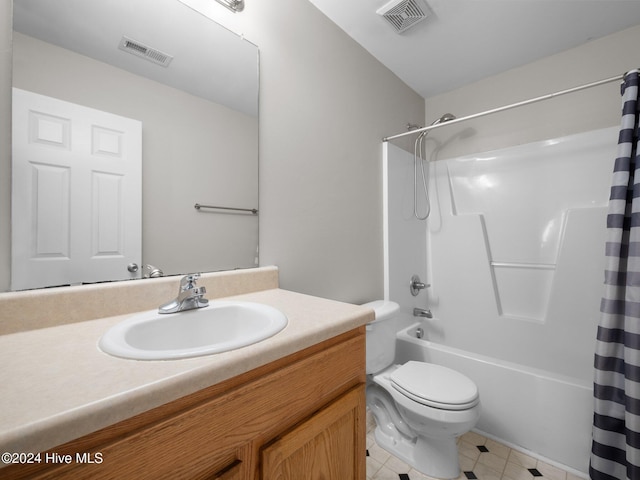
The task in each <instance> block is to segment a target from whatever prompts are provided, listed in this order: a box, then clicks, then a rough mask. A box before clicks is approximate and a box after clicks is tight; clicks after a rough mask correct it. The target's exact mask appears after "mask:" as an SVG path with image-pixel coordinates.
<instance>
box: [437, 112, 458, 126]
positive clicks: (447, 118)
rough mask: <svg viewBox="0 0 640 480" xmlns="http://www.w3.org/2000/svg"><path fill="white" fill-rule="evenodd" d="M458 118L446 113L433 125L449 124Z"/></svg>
mask: <svg viewBox="0 0 640 480" xmlns="http://www.w3.org/2000/svg"><path fill="white" fill-rule="evenodd" d="M455 118H456V116H455V115H453V114H452V113H445V114H444V115H442V116H441V117H440V118H438V119H436V120H434V121H433V122H432V123H431V125H437V124H439V123H444V122H449V121H451V120H455Z"/></svg>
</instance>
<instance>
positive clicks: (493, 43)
mask: <svg viewBox="0 0 640 480" xmlns="http://www.w3.org/2000/svg"><path fill="white" fill-rule="evenodd" d="M310 1H311V3H313V4H314V5H315V6H316V7H317V8H318V9H319V10H320V11H322V12H323V13H324V14H325V15H326V16H327V17H329V18H330V19H331V20H332V21H333V22H334V23H336V24H337V25H338V26H339V27H340V28H342V29H343V30H344V31H345V32H346V33H347V34H348V35H349V36H351V37H352V38H353V39H354V40H355V41H356V42H358V43H359V44H360V45H362V46H363V47H364V48H365V49H366V50H368V51H369V52H370V53H371V54H372V55H373V56H374V57H376V58H377V59H378V60H379V61H380V62H381V63H383V64H384V65H385V66H387V67H388V68H389V69H390V70H392V71H393V72H394V73H395V74H396V75H397V76H398V77H400V78H401V79H402V80H403V81H404V82H405V83H406V84H407V85H409V86H410V87H411V88H413V89H414V90H415V91H416V92H417V93H419V94H420V95H422V96H423V97H424V98H428V97H431V96H434V95H437V94H440V93H444V92H447V91H450V90H453V89H456V88H459V87H462V86H464V85H466V84H470V83H473V82H475V81H478V80H480V79H483V78H486V77H489V76H492V75H495V74H498V73H500V72H503V71H506V70H509V69H511V68H515V67H517V66H520V65H524V64H526V63H530V62H532V61H534V60H537V59H540V58H543V57H546V56H549V55H552V54H554V53H558V52H561V51H563V50H567V49H569V48H572V47H576V46H579V45H582V44H584V43H586V42H588V41H590V40H593V39H596V38H599V37H603V36H605V35H608V34H611V33H614V32H617V31H620V30H624V29H625V28H629V27H631V26H634V25H638V24H640V1H638V0H426V2H427V4H428V8H429V9H430V11H431V12H430V15H429V16H428V17H427V18H426V19H425V20H423V21H421V22H419V23H416V24H415V25H414V26H413V27H411V28H410V29H408V30H406V31H404V32H403V33H401V34H399V33H396V31H395V30H394V29H393V27H392V26H391V25H390V24H389V23H388V22H387V21H386V20H385V19H384V18H383V17H381V16H380V15H378V14H377V13H376V10H378V9H379V8H381V7H382V6H384V5H386V4H387V3H388V0H348V1H345V0H310ZM635 67H640V65H630V66H629V69H631V68H635ZM567 68H570V66H567ZM615 73H622V72H613V74H615Z"/></svg>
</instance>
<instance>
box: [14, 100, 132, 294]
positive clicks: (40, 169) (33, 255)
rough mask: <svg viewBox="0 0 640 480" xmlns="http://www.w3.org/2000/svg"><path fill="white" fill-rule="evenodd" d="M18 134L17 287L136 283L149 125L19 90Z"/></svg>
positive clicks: (15, 199)
mask: <svg viewBox="0 0 640 480" xmlns="http://www.w3.org/2000/svg"><path fill="white" fill-rule="evenodd" d="M13 126H14V129H13V138H12V140H13V164H12V166H13V184H12V219H13V220H12V272H11V276H12V281H11V288H12V289H13V290H20V289H26V288H38V287H43V286H48V285H67V284H77V283H86V282H100V281H107V280H124V279H129V278H135V277H136V275H138V274H135V273H132V272H129V271H128V270H127V265H128V264H130V263H136V264H138V265H140V264H141V257H142V241H141V209H142V192H141V188H142V187H141V172H142V124H141V123H140V122H139V121H137V120H132V119H128V118H124V117H120V116H118V115H113V114H110V113H107V112H102V111H99V110H95V109H92V108H88V107H84V106H81V105H76V104H73V103H69V102H64V101H61V100H58V99H55V98H51V97H46V96H44V95H38V94H35V93H32V92H27V91H24V90H20V89H16V88H14V89H13Z"/></svg>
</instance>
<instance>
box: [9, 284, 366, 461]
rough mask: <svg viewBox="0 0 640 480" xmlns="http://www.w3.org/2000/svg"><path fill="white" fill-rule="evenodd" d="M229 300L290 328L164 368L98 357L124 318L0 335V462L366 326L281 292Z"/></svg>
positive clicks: (333, 308) (339, 307)
mask: <svg viewBox="0 0 640 480" xmlns="http://www.w3.org/2000/svg"><path fill="white" fill-rule="evenodd" d="M226 299H236V300H244V301H252V302H259V303H264V304H267V305H271V306H273V307H275V308H278V309H279V310H281V311H282V312H283V313H284V314H285V315H286V316H287V318H288V321H289V323H288V325H287V326H286V327H285V329H284V330H282V331H281V332H279V333H278V334H276V335H275V336H273V337H271V338H269V339H267V340H264V341H262V342H260V343H257V344H255V345H251V346H248V347H243V348H240V349H237V350H232V351H229V352H224V353H219V354H214V355H209V356H204V357H198V358H189V359H183V360H168V361H137V360H125V359H121V358H116V357H112V356H110V355H108V354H105V353H103V352H102V351H100V350H99V349H98V346H97V342H98V340H99V338H100V337H101V336H102V334H103V333H104V332H105V331H106V330H107V329H109V327H111V326H112V325H115V324H116V323H118V322H120V321H122V320H123V319H125V318H127V317H128V316H130V314H127V315H118V316H113V317H109V318H101V319H96V320H90V321H85V322H78V323H72V324H66V325H60V326H54V327H50V328H42V329H38V330H31V331H25V332H18V333H11V334H7V335H1V336H0V363H1V364H2V369H1V370H0V384H1V385H2V395H0V453H2V452H17V453H27V452H32V453H36V452H40V451H44V450H47V449H50V448H53V447H55V446H56V445H60V444H62V443H65V442H67V441H70V440H73V439H75V438H78V437H80V436H82V435H86V434H88V433H91V432H94V431H96V430H98V429H100V428H103V427H105V426H108V425H111V424H114V423H116V422H119V421H121V420H124V419H126V418H129V417H132V416H134V415H136V414H138V413H141V412H144V411H147V410H150V409H152V408H154V407H157V406H159V405H162V404H165V403H167V402H170V401H173V400H176V399H178V398H180V397H183V396H185V395H188V394H190V393H193V392H196V391H198V390H201V389H203V388H206V387H208V386H211V385H214V384H216V383H219V382H221V381H223V380H226V379H228V378H231V377H233V376H236V375H239V374H241V373H244V372H247V371H249V370H252V369H254V368H256V367H259V366H261V365H265V364H267V363H269V362H272V361H274V360H277V359H279V358H282V357H284V356H286V355H289V354H291V353H294V352H296V351H299V350H302V349H304V348H307V347H309V346H312V345H314V344H316V343H318V342H322V341H323V340H326V339H329V338H331V337H334V336H336V335H339V334H341V333H344V332H347V331H349V330H351V329H353V328H356V327H359V326H361V325H364V324H365V323H367V322H369V321H371V320H373V311H372V310H369V309H367V308H365V307H360V306H356V305H351V304H347V303H341V302H336V301H331V300H326V299H321V298H317V297H312V296H308V295H303V294H299V293H294V292H290V291H286V290H281V289H279V288H275V289H268V290H263V291H258V292H253V293H248V294H242V295H235V296H231V297H226V298H225V300H226ZM212 301H214V300H212ZM2 466H4V465H3V464H1V463H0V467H2Z"/></svg>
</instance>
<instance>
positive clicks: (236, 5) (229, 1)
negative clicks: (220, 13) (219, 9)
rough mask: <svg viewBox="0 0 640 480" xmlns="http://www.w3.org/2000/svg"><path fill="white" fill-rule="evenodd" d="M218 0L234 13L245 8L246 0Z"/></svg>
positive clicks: (217, 0)
mask: <svg viewBox="0 0 640 480" xmlns="http://www.w3.org/2000/svg"><path fill="white" fill-rule="evenodd" d="M216 2H218V3H219V4H220V5H224V6H225V7H227V8H228V9H229V10H231V11H232V12H234V13H235V12H241V11H242V10H244V0H216Z"/></svg>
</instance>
